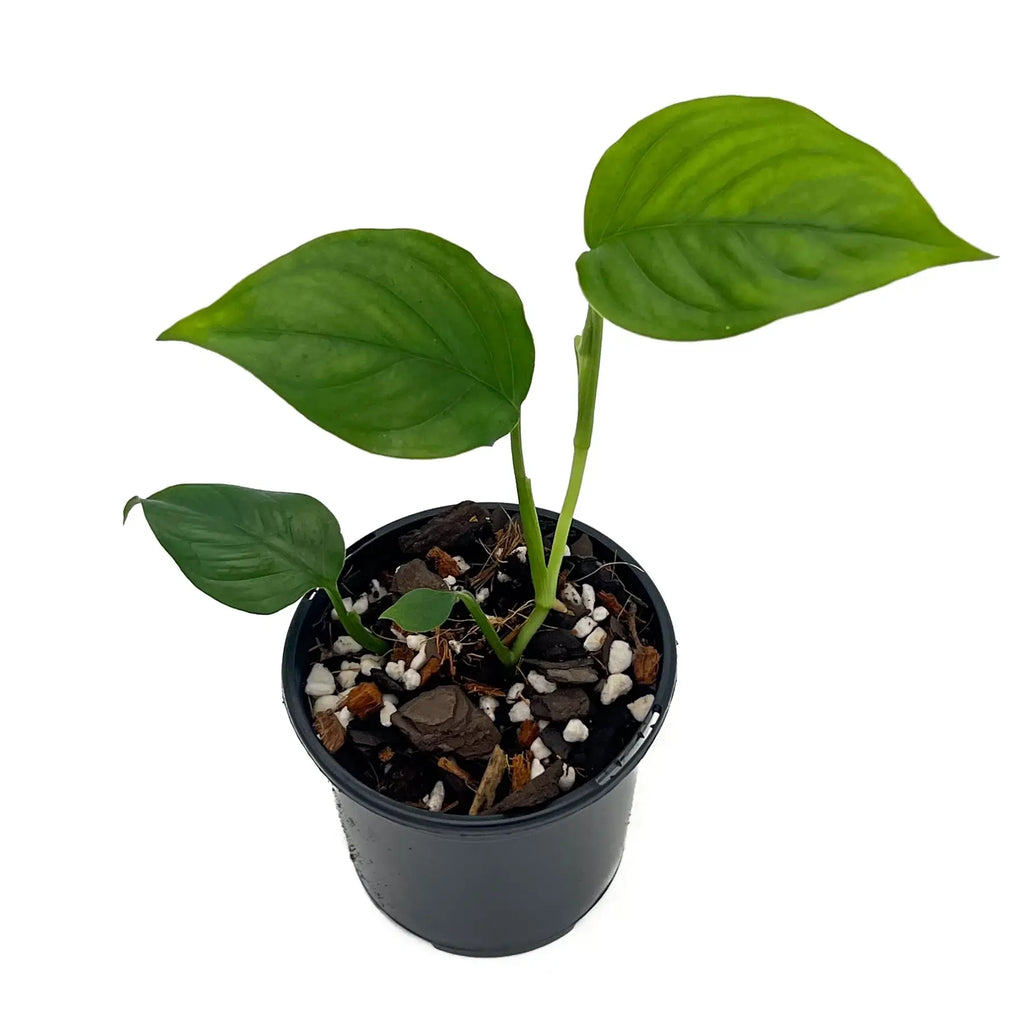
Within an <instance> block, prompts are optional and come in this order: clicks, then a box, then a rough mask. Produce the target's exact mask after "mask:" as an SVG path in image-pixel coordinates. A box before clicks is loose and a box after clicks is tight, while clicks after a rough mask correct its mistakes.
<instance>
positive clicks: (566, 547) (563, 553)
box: [562, 544, 572, 558]
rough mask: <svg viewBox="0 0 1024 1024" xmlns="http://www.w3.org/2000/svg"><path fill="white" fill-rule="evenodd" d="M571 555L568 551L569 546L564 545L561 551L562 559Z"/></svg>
mask: <svg viewBox="0 0 1024 1024" xmlns="http://www.w3.org/2000/svg"><path fill="white" fill-rule="evenodd" d="M571 554H572V552H571V551H570V550H569V545H568V544H566V545H565V548H564V549H563V551H562V557H563V558H566V557H567V556H568V555H571Z"/></svg>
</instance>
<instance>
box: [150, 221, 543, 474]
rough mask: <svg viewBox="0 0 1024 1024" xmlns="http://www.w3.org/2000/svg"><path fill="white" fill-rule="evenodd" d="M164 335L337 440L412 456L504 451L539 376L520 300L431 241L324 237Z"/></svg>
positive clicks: (371, 235) (414, 235) (422, 236)
mask: <svg viewBox="0 0 1024 1024" xmlns="http://www.w3.org/2000/svg"><path fill="white" fill-rule="evenodd" d="M160 338H161V339H169V338H173V339H178V340H181V341H190V342H192V343H193V344H195V345H200V346H202V347H203V348H208V349H210V350H211V351H213V352H219V353H220V354H221V355H223V356H227V358H228V359H231V360H233V361H234V362H236V363H238V365H239V366H242V367H244V368H245V369H247V370H249V371H250V372H252V373H253V374H255V375H256V376H257V377H258V378H259V379H260V380H262V381H263V383H264V384H266V385H268V386H269V387H271V388H273V390H274V391H276V392H277V393H278V394H279V395H280V396H281V397H282V398H284V399H285V401H287V402H290V403H291V404H292V405H293V406H294V407H295V408H296V409H298V411H299V412H301V413H302V414H303V415H304V416H307V417H308V418H309V419H311V420H312V421H313V422H314V423H316V424H318V425H319V426H321V427H323V428H324V429H325V430H328V431H330V432H331V433H332V434H336V435H337V436H338V437H340V438H343V439H344V440H346V441H348V442H350V443H351V444H354V445H356V446H357V447H359V448H363V449H365V450H366V451H370V452H375V453H377V454H379V455H396V456H402V457H405V458H436V457H440V456H446V455H456V454H458V453H459V452H464V451H468V450H469V449H470V448H476V447H478V446H480V445H486V444H493V443H494V442H495V441H496V440H497V439H498V438H500V437H503V436H504V435H505V434H507V433H508V432H509V431H510V430H511V429H512V427H514V426H515V424H516V423H517V422H518V420H519V407H520V405H521V404H522V402H523V399H524V398H526V394H527V392H528V391H529V389H530V381H531V378H532V376H533V337H532V335H531V334H530V328H529V326H528V325H527V323H526V317H525V315H524V313H523V306H522V303H521V302H520V300H519V296H518V295H517V294H516V292H515V289H513V288H512V286H511V285H509V284H508V283H507V282H505V281H503V280H501V279H500V278H498V277H495V276H494V275H493V274H491V273H489V272H488V271H486V270H485V269H484V268H483V267H482V266H480V264H479V263H477V261H476V260H475V259H474V258H473V257H472V256H471V255H470V254H469V253H468V252H466V250H465V249H460V248H459V247H458V246H457V245H453V244H452V243H451V242H446V241H445V240H444V239H442V238H438V237H437V236H436V235H431V234H427V233H426V232H423V231H411V230H387V231H380V230H360V231H342V232H339V233H337V234H333V235H324V236H323V237H322V238H317V239H315V240H314V241H312V242H308V243H306V244H305V245H302V246H300V247H299V248H298V249H295V250H294V251H293V252H290V253H288V254H287V255H286V256H282V257H281V258H280V259H277V260H274V262H273V263H269V264H267V266H265V267H263V268H262V269H261V270H257V271H256V273H254V274H252V275H250V276H249V277H247V278H245V280H244V281H242V282H241V283H240V284H237V285H235V287H234V288H232V289H231V291H229V292H228V293H227V294H226V295H224V296H223V297H222V298H220V299H218V300H217V301H216V302H215V303H214V304H213V305H212V306H208V307H207V308H206V309H201V310H199V311H198V312H197V313H193V314H192V315H191V316H187V317H185V318H184V319H183V320H180V321H179V322H178V323H176V324H175V325H174V326H173V327H171V328H169V329H168V330H166V331H164V333H163V334H161V335H160Z"/></svg>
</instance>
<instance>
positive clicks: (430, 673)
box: [420, 655, 441, 686]
mask: <svg viewBox="0 0 1024 1024" xmlns="http://www.w3.org/2000/svg"><path fill="white" fill-rule="evenodd" d="M440 670H441V659H440V658H439V657H437V655H434V657H433V658H430V659H429V660H428V661H427V663H426V665H424V666H423V668H421V669H420V686H426V685H427V683H428V682H430V680H431V679H432V678H433V677H434V676H436V675H437V673H438V672H440Z"/></svg>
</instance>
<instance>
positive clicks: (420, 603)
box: [381, 587, 458, 633]
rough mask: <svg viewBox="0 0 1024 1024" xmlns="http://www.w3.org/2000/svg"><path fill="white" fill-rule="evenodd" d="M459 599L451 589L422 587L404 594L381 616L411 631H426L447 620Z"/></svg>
mask: <svg viewBox="0 0 1024 1024" xmlns="http://www.w3.org/2000/svg"><path fill="white" fill-rule="evenodd" d="M457 600H458V595H457V594H453V593H452V592H451V591H450V590H428V589H427V588H425V587H422V588H418V589H416V590H410V591H409V592H408V593H407V594H403V595H402V596H401V597H400V598H399V599H398V600H397V601H396V602H395V603H394V604H393V605H392V606H391V607H390V608H389V609H388V610H387V611H386V612H384V613H383V614H382V615H381V618H382V619H391V620H392V621H393V622H397V623H398V624H399V625H400V626H401V627H402V629H404V630H407V631H409V632H412V633H424V632H426V631H427V630H431V629H436V628H437V627H438V626H440V625H441V623H442V622H444V621H446V620H447V618H448V616H449V615H451V613H452V608H454V607H455V602H456V601H457Z"/></svg>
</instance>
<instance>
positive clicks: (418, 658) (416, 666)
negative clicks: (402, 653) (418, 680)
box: [409, 644, 427, 672]
mask: <svg viewBox="0 0 1024 1024" xmlns="http://www.w3.org/2000/svg"><path fill="white" fill-rule="evenodd" d="M426 663H427V647H426V644H424V645H423V646H422V647H421V648H420V649H419V650H418V651H417V652H416V654H415V656H414V657H413V659H412V664H411V665H410V666H409V668H411V669H412V670H413V671H414V672H419V670H420V669H421V668H423V666H424V665H426Z"/></svg>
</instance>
